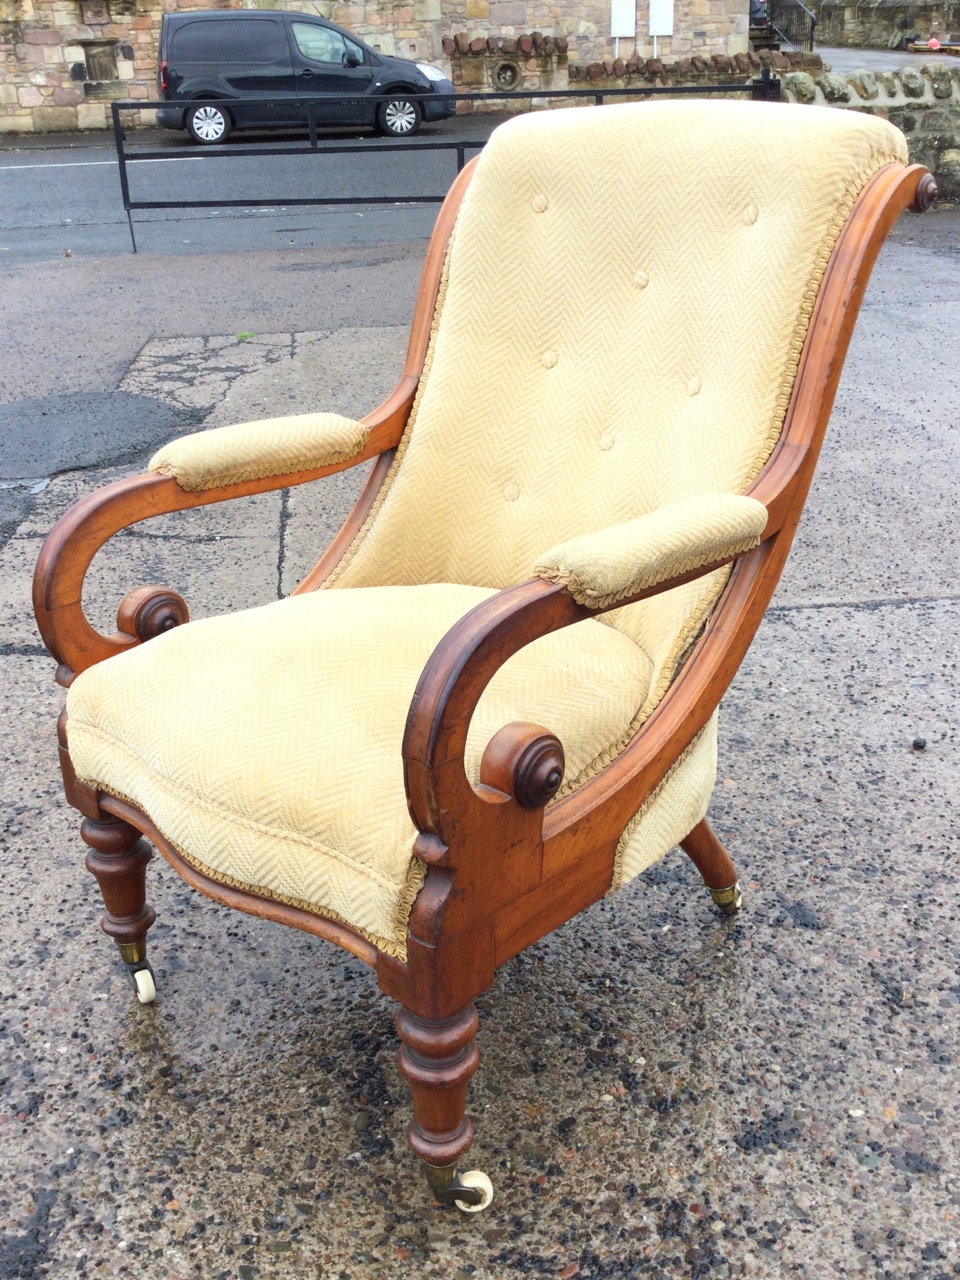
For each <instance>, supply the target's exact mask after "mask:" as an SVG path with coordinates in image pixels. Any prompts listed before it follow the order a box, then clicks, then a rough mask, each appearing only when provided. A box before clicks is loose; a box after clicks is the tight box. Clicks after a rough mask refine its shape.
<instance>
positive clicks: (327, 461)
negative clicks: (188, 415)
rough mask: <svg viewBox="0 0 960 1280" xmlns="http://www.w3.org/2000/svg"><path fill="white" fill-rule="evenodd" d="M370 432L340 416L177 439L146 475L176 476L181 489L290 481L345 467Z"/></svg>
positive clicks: (268, 422)
mask: <svg viewBox="0 0 960 1280" xmlns="http://www.w3.org/2000/svg"><path fill="white" fill-rule="evenodd" d="M369 434H370V432H369V428H367V427H365V426H364V425H363V423H362V422H355V421H354V420H353V419H352V418H343V417H341V416H340V414H338V413H301V414H295V415H292V416H291V417H288V418H265V419H264V420H263V421H262V422H241V423H237V424H236V426H232V427H215V428H213V429H212V430H210V431H197V432H194V434H193V435H189V436H181V437H180V439H179V440H173V441H171V442H170V444H167V445H164V447H163V448H162V449H160V450H159V451H158V452H157V453H155V454H154V455H153V457H152V458H151V459H150V464H149V469H150V470H151V471H157V472H159V473H160V474H161V475H167V476H174V477H175V478H176V481H177V484H178V485H179V486H180V488H181V489H186V490H188V491H190V492H193V491H194V490H198V489H218V488H220V486H221V485H228V484H240V483H242V482H243V481H244V480H261V479H263V478H265V477H266V476H283V475H294V474H295V473H296V472H298V471H312V470H314V469H315V468H316V467H329V466H332V465H333V464H334V463H336V462H346V461H347V459H348V458H352V457H354V456H355V455H356V454H358V453H359V452H360V450H361V449H362V448H363V446H364V445H365V444H366V442H367V436H368V435H369Z"/></svg>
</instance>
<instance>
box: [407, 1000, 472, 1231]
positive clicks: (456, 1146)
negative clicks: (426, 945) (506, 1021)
mask: <svg viewBox="0 0 960 1280" xmlns="http://www.w3.org/2000/svg"><path fill="white" fill-rule="evenodd" d="M478 1025H479V1018H478V1017H477V1011H476V1009H475V1007H474V1006H473V1005H472V1004H469V1005H467V1007H466V1008H465V1009H463V1010H462V1011H461V1012H460V1013H458V1014H455V1015H454V1017H452V1018H445V1019H443V1020H442V1021H439V1022H431V1021H428V1020H427V1019H425V1018H421V1017H418V1016H417V1015H416V1014H414V1013H411V1012H410V1011H409V1010H408V1009H401V1010H400V1012H399V1013H398V1014H397V1030H398V1032H399V1033H400V1039H401V1041H402V1043H401V1045H400V1052H399V1054H398V1058H397V1060H398V1063H399V1066H400V1072H401V1074H402V1075H403V1077H404V1079H405V1080H406V1081H407V1082H408V1084H409V1085H410V1092H411V1094H412V1095H413V1120H412V1121H411V1122H410V1125H409V1127H408V1129H407V1142H408V1143H409V1144H410V1147H411V1149H412V1151H413V1152H414V1154H415V1155H417V1156H419V1157H420V1159H421V1160H422V1161H423V1168H424V1172H425V1174H426V1176H427V1182H428V1183H429V1185H430V1190H431V1191H432V1192H433V1194H434V1196H435V1197H436V1198H437V1200H439V1201H440V1203H441V1204H456V1205H457V1207H458V1208H460V1209H464V1210H465V1211H467V1212H473V1213H475V1212H477V1211H478V1210H479V1209H484V1208H486V1206H487V1205H488V1204H489V1203H490V1201H491V1200H492V1198H493V1188H492V1186H491V1185H490V1180H489V1178H487V1177H486V1175H485V1174H482V1173H479V1172H478V1171H476V1170H474V1171H471V1172H470V1173H465V1174H463V1175H462V1176H461V1175H459V1174H458V1173H457V1161H458V1160H459V1158H460V1157H461V1156H462V1155H464V1154H465V1153H466V1152H467V1151H468V1150H469V1148H470V1144H471V1143H472V1142H473V1137H474V1127H473V1121H472V1120H471V1119H470V1118H469V1116H467V1114H466V1108H467V1086H468V1085H469V1083H470V1079H471V1077H472V1076H473V1074H474V1072H475V1071H476V1069H477V1066H478V1065H479V1062H480V1053H479V1050H478V1049H477V1044H476V1040H475V1038H474V1037H475V1036H476V1033H477V1027H478Z"/></svg>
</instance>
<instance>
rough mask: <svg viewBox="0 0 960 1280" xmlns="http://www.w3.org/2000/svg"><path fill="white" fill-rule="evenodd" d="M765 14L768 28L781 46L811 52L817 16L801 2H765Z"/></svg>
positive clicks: (782, 0)
mask: <svg viewBox="0 0 960 1280" xmlns="http://www.w3.org/2000/svg"><path fill="white" fill-rule="evenodd" d="M767 12H768V14H769V22H770V28H771V30H772V31H773V32H774V33H775V34H776V36H777V38H778V39H779V40H780V41H781V42H782V43H783V44H788V45H790V47H791V48H793V49H799V50H804V49H805V50H808V51H809V52H811V53H812V52H813V37H814V34H815V32H816V29H817V15H816V14H815V13H814V12H813V11H812V10H811V9H808V8H807V6H806V5H805V4H804V3H803V0H767Z"/></svg>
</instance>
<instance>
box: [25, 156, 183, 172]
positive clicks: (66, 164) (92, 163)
mask: <svg viewBox="0 0 960 1280" xmlns="http://www.w3.org/2000/svg"><path fill="white" fill-rule="evenodd" d="M202 159H203V156H164V157H163V159H160V160H138V161H137V162H136V163H137V164H183V163H184V162H185V161H186V160H202ZM116 163H117V161H116V160H56V161H53V162H52V163H51V164H3V165H0V173H3V172H11V173H20V172H21V171H22V170H23V169H83V168H95V167H96V166H98V165H110V166H111V167H113V166H115V165H116Z"/></svg>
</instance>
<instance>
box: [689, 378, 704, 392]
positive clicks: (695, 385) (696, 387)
mask: <svg viewBox="0 0 960 1280" xmlns="http://www.w3.org/2000/svg"><path fill="white" fill-rule="evenodd" d="M702 385H703V384H702V383H701V381H700V379H699V378H691V379H690V381H689V382H688V383H687V391H688V392H689V393H690V395H692V396H697V395H699V394H700V388H701V386H702Z"/></svg>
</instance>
